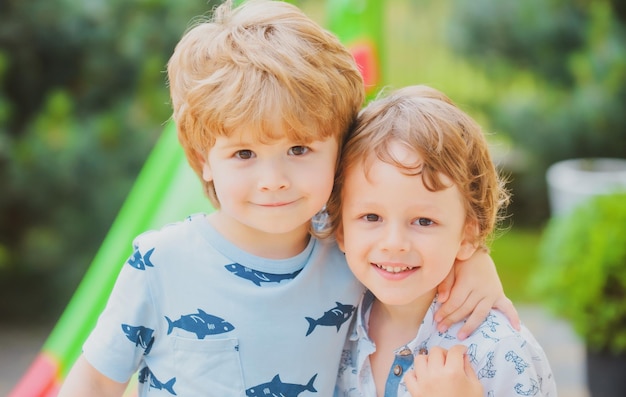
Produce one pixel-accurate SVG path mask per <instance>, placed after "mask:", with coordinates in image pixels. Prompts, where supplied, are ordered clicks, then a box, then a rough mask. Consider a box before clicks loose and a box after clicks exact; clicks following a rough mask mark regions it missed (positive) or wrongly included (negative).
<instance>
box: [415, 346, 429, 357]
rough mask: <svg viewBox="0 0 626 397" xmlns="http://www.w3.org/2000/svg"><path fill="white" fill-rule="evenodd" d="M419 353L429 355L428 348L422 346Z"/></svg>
mask: <svg viewBox="0 0 626 397" xmlns="http://www.w3.org/2000/svg"><path fill="white" fill-rule="evenodd" d="M417 354H421V355H428V349H427V348H425V347H420V349H419V351H418V352H417Z"/></svg>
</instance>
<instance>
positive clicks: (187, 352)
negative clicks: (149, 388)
mask: <svg viewBox="0 0 626 397" xmlns="http://www.w3.org/2000/svg"><path fill="white" fill-rule="evenodd" d="M172 343H173V349H174V361H175V362H174V365H175V368H176V372H177V373H178V374H180V376H181V378H182V379H180V380H179V381H177V382H176V384H177V385H176V386H177V390H176V393H177V394H178V395H179V396H220V397H222V396H223V397H230V396H237V397H241V396H245V394H246V393H245V389H244V383H243V373H242V369H241V361H240V357H239V341H238V340H237V339H206V340H198V339H186V338H180V337H173V338H172Z"/></svg>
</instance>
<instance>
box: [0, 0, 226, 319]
mask: <svg viewBox="0 0 626 397" xmlns="http://www.w3.org/2000/svg"><path fill="white" fill-rule="evenodd" d="M216 2H217V1H209V2H207V1H205V0H202V1H199V0H185V1H182V0H136V1H132V2H129V1H126V0H110V1H103V0H90V1H83V0H33V1H18V0H4V1H0V178H1V179H0V181H1V182H0V183H1V187H0V189H1V191H0V313H1V316H0V321H13V320H15V319H19V318H24V319H30V320H33V314H34V313H36V314H37V315H39V314H38V313H41V315H42V316H43V317H44V318H45V319H47V320H54V319H56V317H57V316H58V315H59V314H60V312H61V310H62V308H63V306H64V305H65V303H66V302H67V301H68V300H69V297H70V296H71V294H72V293H73V292H74V289H75V287H76V285H77V284H78V282H79V281H80V278H81V277H82V275H83V273H84V271H85V270H86V268H87V266H88V265H89V263H90V262H91V259H92V257H93V255H94V253H95V252H96V249H97V247H98V246H99V244H100V243H101V242H102V240H103V238H104V235H105V234H106V232H107V230H108V228H109V226H110V225H111V223H112V220H113V218H114V216H115V214H116V213H117V211H118V209H119V207H120V206H121V203H122V201H123V199H124V198H125V196H126V194H127V192H128V190H129V189H130V187H131V185H132V182H133V181H134V178H135V176H136V174H137V172H138V171H139V169H140V167H141V165H142V164H143V162H144V161H145V158H146V156H147V153H148V152H149V150H150V148H151V147H152V145H153V143H154V142H155V140H156V139H157V137H158V135H159V133H160V132H161V129H162V126H163V123H164V122H165V121H166V120H167V119H168V118H169V116H170V113H171V109H170V106H169V96H168V91H167V87H166V80H165V73H164V71H165V65H166V62H167V59H168V58H169V56H170V55H171V52H172V50H173V48H174V46H175V44H176V42H177V41H178V39H179V38H180V36H181V35H182V33H183V31H184V30H185V29H186V28H187V27H188V26H189V23H190V20H191V19H192V17H194V16H197V15H201V14H206V13H207V11H209V10H211V9H212V8H213V6H214V5H215V3H216ZM129 244H130V242H129ZM44 281H45V282H44Z"/></svg>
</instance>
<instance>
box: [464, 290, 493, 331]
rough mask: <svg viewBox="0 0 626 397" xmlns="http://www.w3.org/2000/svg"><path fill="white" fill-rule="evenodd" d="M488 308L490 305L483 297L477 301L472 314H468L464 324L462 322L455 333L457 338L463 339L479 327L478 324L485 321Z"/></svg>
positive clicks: (489, 308)
mask: <svg viewBox="0 0 626 397" xmlns="http://www.w3.org/2000/svg"><path fill="white" fill-rule="evenodd" d="M490 310H491V305H490V304H489V303H488V302H487V301H486V300H484V299H483V300H481V301H480V302H478V304H477V305H476V307H475V308H474V311H473V312H472V314H470V316H469V317H468V318H467V321H465V324H463V326H462V327H461V329H460V330H459V332H458V333H457V338H459V339H460V340H465V339H466V338H467V337H468V336H469V335H471V334H472V332H474V331H475V330H476V329H477V328H478V327H480V325H481V324H482V323H483V322H484V321H485V319H486V318H487V315H489V311H490Z"/></svg>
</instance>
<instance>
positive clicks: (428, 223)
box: [417, 218, 435, 226]
mask: <svg viewBox="0 0 626 397" xmlns="http://www.w3.org/2000/svg"><path fill="white" fill-rule="evenodd" d="M417 223H418V224H419V225H420V226H431V225H434V224H435V222H433V221H432V220H431V219H428V218H419V219H418V220H417Z"/></svg>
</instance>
